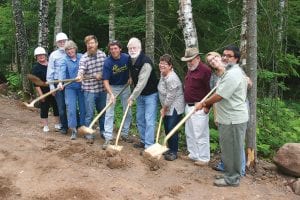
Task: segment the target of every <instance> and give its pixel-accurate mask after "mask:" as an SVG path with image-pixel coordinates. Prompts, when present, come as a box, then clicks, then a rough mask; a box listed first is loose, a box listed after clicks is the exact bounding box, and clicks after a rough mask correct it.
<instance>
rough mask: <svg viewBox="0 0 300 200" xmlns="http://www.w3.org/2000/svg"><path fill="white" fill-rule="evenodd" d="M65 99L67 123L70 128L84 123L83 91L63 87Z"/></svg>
mask: <svg viewBox="0 0 300 200" xmlns="http://www.w3.org/2000/svg"><path fill="white" fill-rule="evenodd" d="M65 101H66V106H67V116H68V125H69V127H70V128H76V127H77V126H81V125H84V124H85V123H84V122H85V105H84V95H83V91H82V90H81V89H80V88H78V89H73V88H66V89H65ZM77 105H78V108H79V120H78V119H77V110H78V109H77Z"/></svg>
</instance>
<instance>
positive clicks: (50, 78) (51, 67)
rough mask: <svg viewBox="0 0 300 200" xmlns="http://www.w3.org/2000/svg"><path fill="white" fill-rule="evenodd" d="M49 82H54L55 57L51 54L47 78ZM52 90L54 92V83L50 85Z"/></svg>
mask: <svg viewBox="0 0 300 200" xmlns="http://www.w3.org/2000/svg"><path fill="white" fill-rule="evenodd" d="M46 80H47V81H53V80H54V55H53V53H51V55H50V56H49V61H48V67H47V76H46ZM49 88H50V90H54V89H55V86H54V84H53V83H51V84H49Z"/></svg>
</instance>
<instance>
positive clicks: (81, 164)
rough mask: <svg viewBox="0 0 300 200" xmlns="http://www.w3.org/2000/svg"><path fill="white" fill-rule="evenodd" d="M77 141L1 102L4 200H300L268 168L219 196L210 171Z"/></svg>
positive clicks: (0, 188)
mask: <svg viewBox="0 0 300 200" xmlns="http://www.w3.org/2000/svg"><path fill="white" fill-rule="evenodd" d="M51 125H52V126H51ZM69 138H70V135H68V136H65V135H61V134H59V133H58V132H55V131H54V129H53V120H51V117H50V132H49V133H47V134H45V133H43V132H42V126H41V124H40V119H39V114H38V110H33V111H32V110H29V109H27V108H25V107H23V106H22V103H21V102H19V101H15V100H9V99H8V97H4V96H2V97H0V199H26V200H27V199H32V200H48V199H64V200H65V199H85V200H87V199H91V200H94V199H121V200H123V199H124V200H131V199H153V200H155V199H161V200H168V199H188V200H192V199H197V200H198V199H218V200H219V199H228V200H231V199H238V200H242V199H243V200H246V199H263V200H266V199H272V200H276V199H289V200H293V199H300V198H299V196H297V195H295V194H293V192H292V191H291V190H290V189H288V187H287V186H286V184H285V183H286V178H287V177H285V176H283V175H280V174H278V173H277V172H276V171H272V170H263V167H260V168H261V170H260V171H259V172H257V173H255V174H252V175H251V174H248V175H247V176H246V177H245V178H243V179H242V181H241V184H240V187H235V188H232V187H227V188H218V187H215V186H213V181H214V175H216V174H218V172H216V171H214V170H212V169H211V168H210V167H197V166H195V165H194V164H193V163H192V162H190V161H187V160H184V159H182V158H179V159H177V160H176V161H173V162H168V161H165V160H159V161H157V162H153V161H149V160H147V159H146V158H145V157H143V156H141V155H140V151H139V150H137V149H134V148H133V147H132V144H128V143H123V142H120V145H122V146H124V148H123V150H122V151H121V152H120V153H117V154H114V153H112V152H109V151H104V150H102V149H101V146H100V145H101V144H103V142H104V141H103V140H102V139H100V138H97V139H96V141H95V143H94V144H87V143H86V141H85V140H84V139H83V138H79V139H77V140H75V141H71V140H70V139H69Z"/></svg>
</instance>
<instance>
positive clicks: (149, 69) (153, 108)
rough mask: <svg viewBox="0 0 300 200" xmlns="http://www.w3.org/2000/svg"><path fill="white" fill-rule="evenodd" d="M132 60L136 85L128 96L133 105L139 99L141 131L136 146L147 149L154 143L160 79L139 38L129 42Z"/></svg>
mask: <svg viewBox="0 0 300 200" xmlns="http://www.w3.org/2000/svg"><path fill="white" fill-rule="evenodd" d="M127 48H128V53H129V55H130V59H131V62H130V64H129V71H130V74H131V78H132V81H133V83H134V85H135V88H134V90H133V91H132V94H131V95H130V97H129V98H128V104H129V105H132V103H133V101H134V100H137V110H136V121H137V127H138V130H139V133H140V143H138V144H134V147H135V148H142V149H144V148H145V149H146V148H148V147H149V146H151V145H152V144H154V132H155V123H156V115H157V101H158V92H157V85H158V79H157V77H156V74H155V71H154V64H153V63H152V61H151V59H150V58H149V57H148V56H146V55H145V54H144V53H143V52H142V44H141V41H140V40H139V39H138V38H134V37H133V38H131V39H130V40H129V42H128V44H127Z"/></svg>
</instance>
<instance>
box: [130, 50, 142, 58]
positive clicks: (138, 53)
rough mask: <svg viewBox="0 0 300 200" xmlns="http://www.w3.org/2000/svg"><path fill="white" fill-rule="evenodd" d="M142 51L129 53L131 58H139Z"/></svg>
mask: <svg viewBox="0 0 300 200" xmlns="http://www.w3.org/2000/svg"><path fill="white" fill-rule="evenodd" d="M140 53H141V51H137V52H128V54H129V55H130V57H131V58H137V57H138V56H139V55H140Z"/></svg>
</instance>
